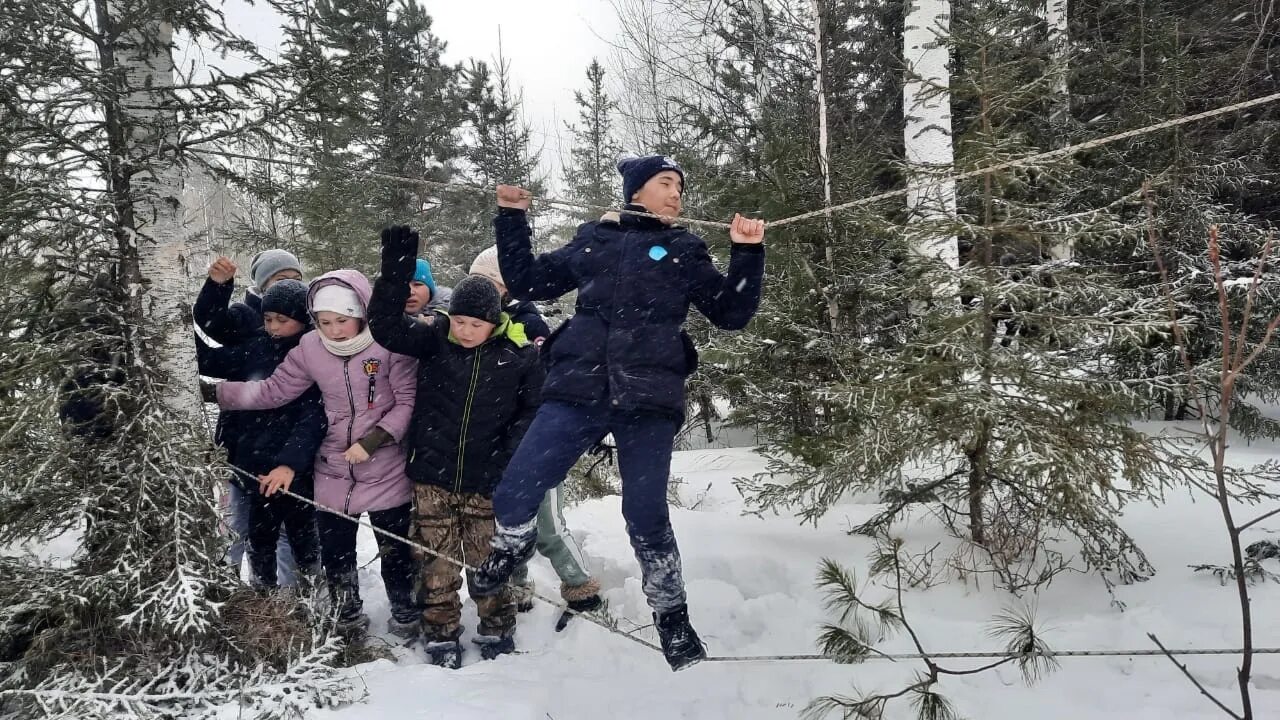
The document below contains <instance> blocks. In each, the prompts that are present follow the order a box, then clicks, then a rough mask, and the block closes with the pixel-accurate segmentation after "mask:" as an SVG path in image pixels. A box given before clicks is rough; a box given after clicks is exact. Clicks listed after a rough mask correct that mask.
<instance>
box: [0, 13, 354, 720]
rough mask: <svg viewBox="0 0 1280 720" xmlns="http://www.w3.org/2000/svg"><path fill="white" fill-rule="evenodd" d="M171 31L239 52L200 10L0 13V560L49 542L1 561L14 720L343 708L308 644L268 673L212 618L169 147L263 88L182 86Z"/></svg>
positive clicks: (183, 248)
mask: <svg viewBox="0 0 1280 720" xmlns="http://www.w3.org/2000/svg"><path fill="white" fill-rule="evenodd" d="M179 36H182V37H186V38H190V39H193V40H198V41H201V42H206V43H210V44H212V45H214V46H215V47H237V48H240V49H242V50H243V49H246V48H247V46H246V45H244V44H243V43H242V41H240V40H238V39H237V38H235V37H234V36H232V35H230V34H229V33H227V32H226V31H225V30H224V29H223V28H222V27H221V25H220V23H219V21H218V15H217V14H216V11H215V10H214V9H213V8H212V7H211V6H209V5H207V4H205V3H203V2H200V1H197V0H191V1H182V2H173V1H166V2H156V1H152V0H116V1H114V2H108V0H92V2H77V1H74V0H61V1H55V2H49V1H48V0H40V1H38V2H37V1H35V0H14V2H10V3H8V4H7V5H6V7H5V12H3V13H0V61H2V62H0V65H2V66H3V67H4V68H5V69H6V70H5V72H6V73H7V74H6V85H5V90H4V91H3V93H2V95H3V102H0V137H3V138H4V139H3V140H0V178H2V182H3V185H4V187H5V192H4V193H3V194H4V200H3V201H2V202H0V228H3V230H2V231H0V232H3V233H4V238H3V243H0V315H3V316H4V318H5V320H4V323H5V327H4V331H5V336H6V338H7V345H6V352H4V353H0V545H4V546H10V545H15V544H17V545H28V546H30V547H34V548H38V549H39V548H44V545H45V543H47V542H49V541H51V540H57V542H56V543H55V544H54V545H53V546H52V547H53V548H59V547H61V548H66V549H65V550H62V551H56V550H54V549H50V548H44V549H42V551H41V554H32V555H29V556H16V557H15V556H10V555H7V554H6V556H5V557H4V558H3V559H0V576H2V577H4V578H5V580H4V582H3V583H0V673H2V674H0V703H3V705H4V709H5V711H6V712H8V711H12V712H13V713H14V714H15V715H16V716H21V717H33V718H35V717H49V718H89V719H96V718H107V717H113V718H114V717H121V716H137V717H155V716H182V715H190V714H194V713H196V712H203V711H206V710H208V709H209V708H212V707H214V706H217V705H223V704H226V703H228V702H233V703H234V702H241V703H243V704H244V714H245V716H246V717H265V716H268V715H270V714H274V713H288V712H298V711H300V710H301V709H303V708H305V707H308V706H311V705H314V704H315V703H316V702H318V701H322V700H323V701H324V702H330V700H324V698H332V699H333V701H341V700H342V699H343V698H349V697H350V693H349V692H348V690H346V689H345V686H344V685H342V684H341V683H340V682H339V681H338V680H337V679H336V677H335V675H334V674H333V672H332V671H331V670H330V665H331V664H332V662H333V660H334V658H335V657H336V652H337V649H338V648H337V646H336V645H335V644H334V643H332V642H330V641H328V640H327V639H326V638H325V637H324V636H323V635H322V634H320V635H313V634H312V633H311V632H310V631H309V630H308V629H307V628H306V627H305V626H302V627H301V628H300V629H299V633H300V634H299V635H298V636H297V637H296V640H297V643H296V645H295V646H294V649H295V652H294V654H293V655H292V657H276V658H274V659H268V658H267V656H266V655H265V654H263V653H262V652H260V651H259V650H258V649H256V648H255V647H254V646H253V645H252V643H246V642H244V639H245V636H244V634H243V628H241V630H237V629H236V628H235V627H233V626H232V624H230V623H229V621H228V619H227V617H226V615H225V611H226V609H227V608H228V607H230V606H231V604H234V602H235V601H236V598H237V597H241V596H240V595H238V594H237V593H236V592H235V583H236V582H237V580H236V579H235V578H233V577H231V575H230V573H229V571H228V570H227V568H226V566H225V564H224V563H222V562H221V555H222V552H223V547H222V541H221V540H220V539H219V537H218V534H217V531H216V526H217V515H216V511H215V508H214V506H213V492H212V488H213V487H214V486H215V485H216V484H218V483H220V482H221V480H222V479H223V478H222V473H221V472H220V471H219V470H218V467H219V463H218V462H217V461H218V458H217V457H216V455H215V454H214V453H213V452H212V450H211V438H210V437H209V432H208V428H207V427H206V426H205V425H204V423H203V420H202V417H201V415H200V413H199V401H198V397H197V396H196V395H195V367H194V360H193V355H192V353H193V351H192V350H191V349H190V348H189V345H190V342H191V339H190V338H191V336H190V330H189V327H187V326H186V325H185V323H186V311H185V307H186V304H187V303H189V302H190V301H191V289H190V287H189V285H188V284H187V282H186V281H187V280H188V279H189V278H190V277H191V276H192V275H194V274H196V273H199V272H200V271H201V269H202V266H203V265H204V262H205V261H204V259H203V258H201V257H200V256H199V254H198V253H197V252H196V250H197V248H196V247H195V245H194V243H193V241H192V239H191V238H190V237H189V236H188V235H187V233H186V232H185V231H184V229H183V227H182V223H181V221H180V217H181V216H180V212H181V207H180V202H179V201H178V198H179V197H180V194H181V174H182V161H183V160H184V158H189V156H188V155H186V151H187V150H189V149H191V148H192V147H193V146H198V145H202V144H204V143H206V142H208V141H209V140H212V139H216V138H218V137H222V136H225V135H226V134H228V133H237V132H251V131H252V128H253V127H254V125H255V124H256V122H257V121H258V120H259V119H260V118H261V117H262V116H261V112H260V106H259V105H258V100H259V99H260V95H261V93H263V92H264V91H266V90H267V89H268V88H267V86H266V85H265V82H264V81H265V80H266V79H267V76H266V74H259V75H258V76H256V77H255V78H252V79H251V78H243V77H228V76H218V77H217V78H216V79H202V78H201V77H200V76H197V75H196V74H194V73H187V75H186V76H184V77H183V78H181V79H180V80H179V79H178V78H176V77H175V67H174V64H173V59H172V58H173V51H174V42H175V38H177V37H179ZM245 118H249V120H248V121H247V122H246V121H245ZM50 554H52V555H53V557H52V558H51V557H49V555H50ZM282 672H284V673H289V677H291V678H298V679H300V680H301V682H299V683H298V684H297V686H296V691H297V692H296V693H292V694H290V695H289V696H284V695H282V694H280V693H279V688H280V687H281V686H280V685H279V684H278V681H279V679H280V678H281V677H282V676H281V673H282Z"/></svg>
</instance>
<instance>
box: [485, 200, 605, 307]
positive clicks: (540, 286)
mask: <svg viewBox="0 0 1280 720" xmlns="http://www.w3.org/2000/svg"><path fill="white" fill-rule="evenodd" d="M583 227H587V226H585V225H584V226H583ZM493 231H494V235H495V237H496V239H497V244H498V267H499V268H500V269H501V270H502V279H503V280H504V281H505V282H506V285H507V292H509V293H511V297H513V298H515V299H517V300H554V299H556V298H558V297H560V296H561V295H564V294H565V293H567V292H569V291H570V290H573V289H575V288H577V287H578V284H577V281H576V280H575V279H574V277H573V272H572V270H570V268H569V258H571V257H573V253H575V252H576V251H577V246H579V245H581V244H582V232H583V231H582V228H579V230H578V236H577V237H575V238H574V239H573V241H572V242H570V243H569V244H568V245H566V246H564V247H562V248H560V249H558V250H552V251H551V252H548V253H543V254H541V255H537V256H535V255H534V254H533V229H532V228H530V227H529V218H528V215H526V214H525V211H523V210H517V209H515V208H498V214H497V216H495V217H494V218H493Z"/></svg>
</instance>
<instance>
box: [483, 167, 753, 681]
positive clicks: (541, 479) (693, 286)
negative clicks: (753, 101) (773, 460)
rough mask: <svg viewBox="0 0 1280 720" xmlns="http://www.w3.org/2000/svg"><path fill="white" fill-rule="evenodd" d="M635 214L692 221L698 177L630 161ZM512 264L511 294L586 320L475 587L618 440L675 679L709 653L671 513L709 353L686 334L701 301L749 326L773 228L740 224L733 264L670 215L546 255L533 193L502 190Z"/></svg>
mask: <svg viewBox="0 0 1280 720" xmlns="http://www.w3.org/2000/svg"><path fill="white" fill-rule="evenodd" d="M618 169H619V172H621V173H622V177H623V196H624V199H625V200H626V202H627V203H628V205H627V209H628V210H633V211H639V212H646V213H652V214H656V215H662V216H664V218H673V217H675V216H678V215H679V214H680V209H681V197H682V195H683V192H684V172H683V171H682V170H681V169H680V167H679V165H677V164H676V163H675V162H674V161H672V160H671V159H670V158H666V157H662V156H657V155H654V156H649V157H643V158H634V159H631V160H626V161H623V163H621V164H620V165H619V168H618ZM497 194H498V206H499V210H498V215H497V217H496V218H495V219H494V229H495V231H496V234H497V245H498V259H499V265H500V267H501V271H502V277H503V278H505V280H506V284H507V290H508V291H509V292H510V293H511V296H512V297H514V298H517V299H521V300H552V299H555V298H557V297H559V296H561V295H563V294H565V293H567V292H570V291H572V290H577V291H578V300H577V311H576V314H575V315H574V317H573V318H572V319H571V320H569V321H568V322H567V323H565V324H564V325H562V326H561V327H560V328H559V329H558V330H557V331H556V333H554V334H553V335H552V337H551V338H550V339H549V340H548V341H547V342H546V343H545V344H544V345H543V349H542V352H543V353H544V355H545V356H546V358H547V361H548V364H549V365H548V366H549V370H548V376H547V382H546V384H545V386H544V387H543V404H542V406H541V407H540V408H539V410H538V413H537V415H536V417H535V418H534V420H533V424H532V425H531V426H530V428H529V431H528V432H527V433H525V436H524V440H523V441H522V442H521V443H520V447H519V448H518V449H517V450H516V452H515V455H514V456H513V457H512V459H511V464H510V465H509V466H508V467H507V470H506V472H505V473H504V474H503V477H502V482H501V483H499V485H498V488H497V490H496V491H495V493H494V499H493V505H494V513H495V515H496V516H497V521H498V527H497V531H496V533H495V535H494V538H493V543H492V545H493V549H492V552H491V553H490V554H489V557H488V558H487V559H486V560H485V562H484V563H483V564H482V565H481V566H480V567H479V569H478V572H477V573H476V574H475V578H474V582H473V584H472V592H473V593H475V594H478V595H486V594H496V593H498V592H500V591H502V589H503V586H504V583H506V582H507V581H508V579H509V578H510V577H511V574H512V572H513V571H514V570H515V569H516V568H517V567H518V566H519V565H520V564H521V563H522V562H524V561H525V560H526V559H528V557H529V556H530V554H531V553H532V552H533V549H534V543H535V541H536V539H537V534H538V533H537V526H536V523H535V516H536V515H537V512H538V504H539V503H540V502H541V500H542V498H543V496H544V495H545V493H546V491H547V490H549V489H550V488H553V487H555V486H556V485H558V484H560V483H561V482H562V481H563V480H564V478H565V475H566V474H567V473H568V471H569V469H570V468H571V467H572V466H573V464H574V462H575V461H576V460H577V459H578V457H579V456H580V455H581V454H582V453H583V452H584V451H585V450H587V448H589V447H590V446H591V445H592V444H593V443H595V442H596V441H598V440H599V439H600V438H601V437H603V436H604V435H605V434H607V433H612V434H613V437H614V439H615V440H616V441H617V447H618V465H619V469H620V471H621V474H622V514H623V517H624V518H625V519H626V523H627V532H628V534H629V535H630V537H631V546H632V548H633V549H634V550H635V553H636V559H637V560H638V561H639V563H640V570H641V575H642V581H643V587H644V592H645V596H646V597H647V599H648V602H649V606H650V607H651V608H652V609H653V612H654V622H655V624H656V626H657V628H658V634H659V636H660V638H661V640H662V650H663V654H664V655H665V656H666V658H667V662H668V663H669V664H670V665H671V668H672V669H673V670H679V669H681V668H684V667H687V666H689V665H691V664H693V663H696V662H698V661H700V660H702V659H703V658H705V657H706V650H705V649H704V648H703V646H702V642H701V640H700V639H699V638H698V635H697V633H696V632H694V629H693V626H692V625H691V624H690V622H689V612H688V607H687V604H686V601H685V590H684V580H683V577H682V575H681V566H680V552H679V549H678V548H677V546H676V540H675V535H674V534H673V533H672V530H671V522H670V519H669V516H668V508H667V480H668V475H669V472H670V467H671V451H672V446H673V442H674V439H675V435H676V432H677V431H678V430H679V427H680V424H681V422H682V420H683V417H684V383H685V378H686V377H687V376H688V375H689V374H690V373H692V372H693V371H694V369H695V368H696V367H697V351H696V350H695V349H694V347H693V343H692V341H691V340H690V339H689V337H688V335H686V334H685V333H684V331H683V330H682V329H681V326H682V325H683V324H684V322H685V319H686V317H687V315H688V311H689V305H690V304H693V305H694V306H696V307H697V308H698V310H699V311H701V312H702V314H703V315H705V316H706V317H707V319H709V320H710V321H711V322H712V323H713V324H715V325H716V326H718V327H720V328H724V329H727V330H737V329H741V328H742V327H744V326H746V324H747V323H748V322H749V321H750V320H751V317H752V316H753V315H754V314H755V311H756V307H757V306H758V305H759V302H760V292H761V288H762V283H763V276H764V245H763V242H764V222H763V221H761V220H749V219H746V218H743V217H742V216H740V215H738V216H735V217H734V219H733V224H732V227H731V229H730V231H729V236H730V238H731V239H732V240H733V249H732V251H731V253H730V260H729V269H728V273H727V274H726V275H722V274H721V273H720V272H719V271H718V270H717V269H716V268H715V265H714V264H713V263H712V261H711V256H710V254H709V253H708V252H707V246H706V243H704V242H703V240H702V239H701V238H699V237H698V236H697V235H694V234H693V233H691V232H689V231H688V230H686V229H684V228H682V227H679V226H677V225H674V224H672V222H671V221H669V220H668V219H656V218H650V217H643V216H640V215H635V214H631V213H624V214H623V215H622V216H621V217H620V218H619V220H618V221H617V222H613V221H598V222H589V223H585V224H583V225H581V226H580V227H579V228H578V232H577V234H576V235H575V237H574V239H573V241H572V242H570V243H569V244H568V245H566V246H565V247H562V248H560V249H558V250H554V251H552V252H549V253H545V254H543V255H539V256H535V255H534V254H533V251H532V248H531V236H532V231H531V229H530V227H529V223H528V219H527V218H526V214H525V213H526V210H527V209H528V208H529V204H530V193H529V192H528V191H526V190H524V189H522V188H517V187H511V186H507V185H500V186H498V193H497Z"/></svg>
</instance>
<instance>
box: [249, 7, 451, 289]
mask: <svg viewBox="0 0 1280 720" xmlns="http://www.w3.org/2000/svg"><path fill="white" fill-rule="evenodd" d="M272 5H273V7H275V8H276V9H277V10H278V11H279V12H280V13H281V14H282V15H283V16H284V17H285V18H286V25H285V28H284V31H285V42H284V44H283V48H282V52H281V64H282V66H283V67H284V68H285V69H286V70H287V72H288V76H289V81H290V85H291V96H290V97H287V98H286V101H285V103H284V104H285V106H286V108H287V109H288V112H286V113H284V114H283V115H282V117H281V119H280V121H279V122H278V123H275V130H276V132H275V137H274V138H273V139H272V140H271V141H270V143H269V144H268V146H267V147H269V149H270V151H271V154H273V155H275V157H276V158H278V159H282V160H286V161H294V162H300V163H302V164H303V165H304V166H306V168H307V169H305V170H304V171H302V172H296V173H285V172H282V171H281V169H280V168H276V169H275V170H273V171H270V173H268V171H266V170H265V169H263V168H262V167H255V168H254V169H253V172H252V173H251V174H250V175H248V176H247V177H241V184H242V185H243V186H245V187H246V188H248V189H249V190H250V191H252V192H253V193H254V194H255V195H256V196H257V197H259V198H261V199H263V200H264V201H269V202H275V203H278V204H279V205H280V206H281V207H282V209H283V212H284V214H285V215H286V216H287V217H289V218H291V219H292V220H293V221H294V222H296V223H297V225H298V226H297V228H294V227H293V224H292V223H286V224H284V225H285V229H287V230H289V232H287V233H283V234H282V235H280V236H276V237H272V236H271V235H270V234H261V233H254V234H249V233H245V234H247V235H248V236H249V237H250V238H253V239H254V240H255V243H256V245H255V247H254V248H253V249H254V250H260V249H264V248H265V247H280V246H286V247H288V246H291V245H294V246H296V245H299V244H300V245H302V257H303V259H304V261H306V262H307V263H309V264H310V265H312V266H314V267H317V268H324V269H333V268H339V267H354V268H357V269H360V270H363V271H365V272H372V271H373V270H374V269H375V268H376V267H377V242H376V238H377V233H378V231H379V230H380V229H381V228H382V227H384V226H386V225H390V224H411V225H414V226H416V227H419V228H421V229H422V232H423V233H424V236H425V237H426V238H427V239H428V242H430V241H431V240H433V239H434V238H433V237H432V234H433V233H435V232H437V229H438V228H439V223H436V222H433V220H434V219H435V218H436V217H437V216H438V214H439V212H440V202H439V201H438V199H437V197H436V196H437V193H436V192H435V191H434V190H429V189H427V188H425V187H423V186H415V185H414V184H412V183H411V182H402V181H397V180H390V179H386V178H383V177H380V176H379V174H385V175H391V176H396V177H406V178H423V179H426V180H432V181H440V182H442V181H448V180H450V179H452V177H453V173H454V163H455V161H456V159H457V157H458V150H459V139H458V137H457V127H458V125H459V123H460V122H461V120H462V98H461V90H460V88H459V86H458V79H459V70H458V68H457V67H454V66H451V65H447V64H445V63H444V62H443V60H442V59H441V55H442V54H443V52H444V48H445V46H444V43H443V42H442V41H441V40H439V39H438V38H437V37H436V36H435V35H434V34H433V33H432V29H431V18H430V16H429V15H428V14H427V13H426V11H425V10H424V9H423V8H422V6H421V5H420V4H419V3H418V2H417V1H416V0H316V1H314V2H313V1H312V0H272ZM257 147H259V148H262V147H263V146H262V144H261V143H259V144H258V145H257ZM295 230H300V231H301V233H302V235H303V237H304V238H305V241H300V240H299V239H298V235H297V232H295Z"/></svg>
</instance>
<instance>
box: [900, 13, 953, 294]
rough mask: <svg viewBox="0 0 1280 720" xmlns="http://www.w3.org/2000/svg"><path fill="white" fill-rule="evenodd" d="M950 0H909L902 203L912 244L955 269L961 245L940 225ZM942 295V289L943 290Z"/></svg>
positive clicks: (945, 204)
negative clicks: (911, 230) (913, 226)
mask: <svg viewBox="0 0 1280 720" xmlns="http://www.w3.org/2000/svg"><path fill="white" fill-rule="evenodd" d="M950 27H951V0H908V1H907V14H906V20H905V25H904V30H903V34H902V45H903V60H904V62H905V64H906V67H907V79H906V82H905V83H904V85H903V89H902V93H903V108H904V112H905V116H906V127H905V129H904V133H903V138H904V141H905V147H906V162H907V168H908V172H909V175H908V178H907V187H908V189H909V191H910V192H909V193H908V195H907V209H908V212H909V213H910V216H911V221H912V222H913V223H914V224H916V225H917V231H916V239H915V240H914V244H915V250H916V252H917V253H919V254H920V255H921V256H924V257H926V258H932V259H936V260H938V261H939V262H941V263H942V264H943V265H945V266H947V267H950V268H952V269H955V268H957V267H959V264H960V250H959V246H958V245H957V242H956V237H955V235H954V234H951V233H947V232H946V231H940V230H939V226H940V225H942V226H944V227H945V226H946V225H949V224H950V223H951V220H952V218H954V217H955V212H956V186H955V182H954V181H952V180H950V179H949V178H948V176H949V175H951V174H953V173H954V172H955V150H954V149H953V147H952V141H951V90H950V82H951V80H950V69H949V62H950V50H949V48H950V44H949V40H950V38H949V33H950ZM942 294H943V295H946V294H947V293H946V292H945V291H944V292H943V293H942Z"/></svg>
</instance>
